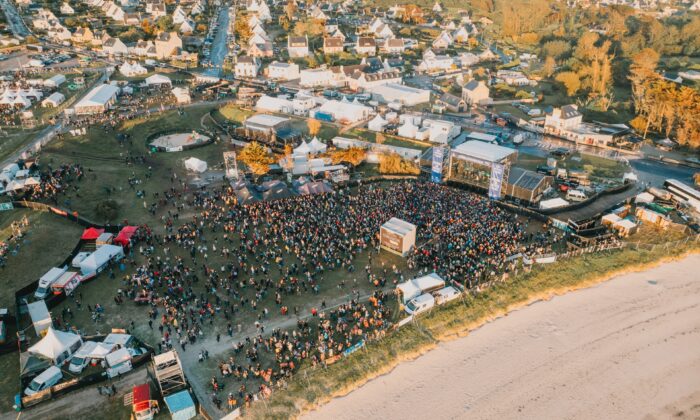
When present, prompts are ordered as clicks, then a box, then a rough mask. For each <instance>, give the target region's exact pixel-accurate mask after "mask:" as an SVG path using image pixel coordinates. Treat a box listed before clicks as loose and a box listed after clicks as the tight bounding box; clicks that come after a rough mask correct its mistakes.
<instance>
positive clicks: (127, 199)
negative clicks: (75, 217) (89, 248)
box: [40, 106, 228, 224]
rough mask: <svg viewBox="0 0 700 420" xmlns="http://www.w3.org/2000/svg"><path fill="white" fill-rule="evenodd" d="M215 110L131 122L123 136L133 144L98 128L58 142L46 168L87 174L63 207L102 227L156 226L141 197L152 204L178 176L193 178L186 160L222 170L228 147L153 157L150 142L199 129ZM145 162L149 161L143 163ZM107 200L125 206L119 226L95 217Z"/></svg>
mask: <svg viewBox="0 0 700 420" xmlns="http://www.w3.org/2000/svg"><path fill="white" fill-rule="evenodd" d="M211 109H212V107H211V106H203V107H191V108H187V110H186V111H185V114H184V115H179V113H178V112H177V111H166V112H164V113H162V114H161V115H159V116H158V117H155V118H151V119H149V120H146V119H145V118H144V119H135V120H130V121H126V122H125V124H123V126H122V127H121V128H120V130H119V132H121V133H124V134H128V135H131V138H130V139H129V140H127V141H123V142H120V141H119V140H117V137H116V134H117V132H116V131H112V130H109V131H105V130H104V129H103V128H101V127H92V128H91V129H89V130H88V134H87V135H86V136H82V137H71V136H66V137H64V138H63V139H56V140H54V141H53V142H51V143H50V144H49V145H47V146H46V147H45V148H44V150H43V151H42V153H41V155H40V163H41V164H42V165H51V166H53V167H55V166H58V165H60V164H63V163H65V164H72V163H75V162H80V163H81V164H82V165H83V167H84V169H85V173H86V176H85V178H84V179H83V180H82V181H80V182H76V183H75V185H77V186H78V187H79V191H77V192H76V191H68V192H67V193H64V194H62V195H61V197H60V201H59V205H61V206H64V207H66V208H69V209H70V210H74V211H78V213H79V214H81V215H83V216H85V217H87V218H89V219H91V220H93V221H95V222H96V223H105V222H117V221H122V220H124V219H126V220H133V221H137V222H139V223H150V224H153V223H154V222H155V221H156V220H157V219H155V218H154V217H152V216H151V215H150V214H149V213H148V212H147V211H146V210H145V209H144V208H143V202H144V201H145V200H144V199H140V198H139V197H138V196H137V191H143V192H145V197H146V200H148V201H149V202H151V201H152V199H153V194H154V193H162V192H163V191H164V190H166V189H167V188H169V186H170V185H171V183H172V182H171V177H172V176H173V174H175V175H176V176H177V177H178V178H177V179H178V180H185V179H186V178H187V173H186V170H185V168H184V164H183V163H182V162H183V161H184V160H185V159H187V158H189V157H192V156H194V157H197V158H199V159H202V160H204V161H206V162H207V163H208V164H209V167H210V168H211V169H216V168H217V167H220V166H221V165H222V164H223V158H222V154H221V153H222V152H223V151H224V150H227V147H228V146H226V145H224V144H222V143H214V144H210V145H207V146H204V147H201V148H197V149H193V150H189V151H184V152H176V153H152V152H151V151H150V150H149V148H148V145H147V144H146V139H147V138H148V136H150V135H151V134H154V133H157V132H161V131H175V130H182V131H183V132H187V131H191V130H193V129H199V128H201V124H200V120H201V119H202V117H203V116H204V115H205V114H206V113H208V112H209V111H210V110H211ZM127 157H131V158H132V159H131V161H130V162H127ZM141 157H142V158H143V160H142V161H139V159H140V158H141ZM149 168H150V170H149ZM130 178H131V179H132V180H136V183H135V184H134V185H133V188H132V187H131V186H130V184H129V179H130ZM178 182H179V181H178ZM107 199H111V200H115V201H116V202H117V204H118V206H119V209H118V215H117V217H116V218H115V219H114V220H103V219H101V218H100V217H99V216H98V215H97V214H96V212H95V206H96V204H97V203H99V202H101V201H103V200H107Z"/></svg>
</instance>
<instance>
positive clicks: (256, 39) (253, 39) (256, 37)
mask: <svg viewBox="0 0 700 420" xmlns="http://www.w3.org/2000/svg"><path fill="white" fill-rule="evenodd" d="M266 42H270V39H269V38H268V37H267V34H264V35H263V34H259V33H254V34H252V35H251V36H250V38H249V39H248V45H253V44H264V43H266Z"/></svg>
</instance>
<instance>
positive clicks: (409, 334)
mask: <svg viewBox="0 0 700 420" xmlns="http://www.w3.org/2000/svg"><path fill="white" fill-rule="evenodd" d="M696 252H700V242H697V241H695V242H688V243H687V244H684V245H682V246H671V247H668V248H666V247H663V246H659V247H657V248H655V249H654V250H639V251H637V250H634V249H624V250H618V251H611V252H604V253H599V254H593V255H587V256H582V257H578V258H575V259H570V260H564V261H560V262H557V263H554V264H551V265H546V266H538V267H535V268H533V269H532V270H531V271H528V272H522V271H521V273H520V274H519V275H517V276H514V277H513V278H512V279H510V280H506V281H505V282H502V283H500V284H496V285H494V286H492V287H491V288H489V289H487V290H484V291H482V292H480V293H477V294H475V295H472V296H469V297H466V298H465V299H461V300H456V301H453V302H451V303H450V304H448V305H446V306H444V307H441V308H440V309H439V310H434V311H432V312H431V313H429V314H427V315H426V316H422V317H420V318H418V320H417V321H416V322H415V323H413V324H408V325H406V326H404V327H402V328H401V329H399V330H397V331H395V332H393V333H390V334H389V335H388V336H387V337H385V338H384V339H382V340H380V341H377V342H374V343H370V344H369V345H367V346H366V347H365V348H364V349H362V350H360V351H358V352H356V353H354V354H353V355H351V356H350V357H348V358H345V359H342V360H340V361H339V362H337V363H335V364H333V365H331V366H329V367H327V368H325V369H322V368H316V369H311V368H305V367H303V368H302V369H301V370H300V372H299V373H297V374H296V375H295V376H294V378H293V379H292V380H291V382H290V383H289V384H288V386H287V388H286V389H283V390H276V391H275V392H274V393H273V395H272V397H271V398H270V399H268V400H265V401H261V402H257V403H255V404H253V405H252V406H251V407H250V408H249V409H248V410H247V412H246V415H247V416H248V417H251V418H294V417H297V416H299V415H300V414H301V413H303V412H304V411H308V410H311V409H313V408H314V407H316V406H318V405H320V404H323V403H325V402H327V401H329V400H330V399H331V398H333V397H336V396H341V395H344V394H347V393H348V392H350V391H351V390H352V389H354V388H357V387H358V386H361V385H362V384H364V383H365V382H367V381H369V380H371V379H373V378H375V377H378V376H380V375H383V374H385V373H387V372H389V371H391V370H392V369H393V368H394V367H395V366H396V365H397V364H398V363H400V362H401V361H404V360H410V359H413V358H415V357H417V356H419V355H420V354H423V353H425V352H426V351H428V350H430V349H432V348H434V347H435V346H436V345H437V343H438V342H439V341H442V340H447V339H450V338H454V337H459V336H463V335H466V334H468V333H469V331H471V330H474V329H475V328H478V327H480V326H482V325H483V324H485V323H487V322H489V321H491V320H493V319H495V318H497V317H499V316H502V315H503V314H506V313H507V312H509V311H511V310H514V309H516V308H519V307H523V306H525V305H528V304H530V303H532V302H535V301H538V300H547V299H550V298H552V297H554V296H556V295H560V294H564V293H566V292H569V291H572V290H576V289H580V288H585V287H589V286H592V285H594V284H597V283H600V282H602V281H605V280H608V279H610V278H612V277H614V276H617V275H620V274H624V273H627V272H634V271H641V270H646V269H648V268H650V267H651V266H654V265H657V264H659V263H662V262H665V261H669V260H674V259H678V258H680V257H683V256H685V255H687V254H690V253H696Z"/></svg>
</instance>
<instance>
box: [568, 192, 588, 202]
mask: <svg viewBox="0 0 700 420" xmlns="http://www.w3.org/2000/svg"><path fill="white" fill-rule="evenodd" d="M587 198H588V197H586V194H584V193H583V191H581V190H573V189H571V190H569V191H567V192H566V199H567V200H571V201H583V200H585V199H587Z"/></svg>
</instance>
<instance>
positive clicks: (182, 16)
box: [173, 5, 187, 25]
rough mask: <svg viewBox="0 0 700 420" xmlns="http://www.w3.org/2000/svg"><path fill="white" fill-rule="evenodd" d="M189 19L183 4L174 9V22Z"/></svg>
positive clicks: (178, 22) (176, 23)
mask: <svg viewBox="0 0 700 420" xmlns="http://www.w3.org/2000/svg"><path fill="white" fill-rule="evenodd" d="M186 20H187V12H185V11H184V10H183V9H182V6H180V5H178V6H177V7H176V8H175V10H174V11H173V24H175V25H179V24H181V23H182V22H184V21H186Z"/></svg>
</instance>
